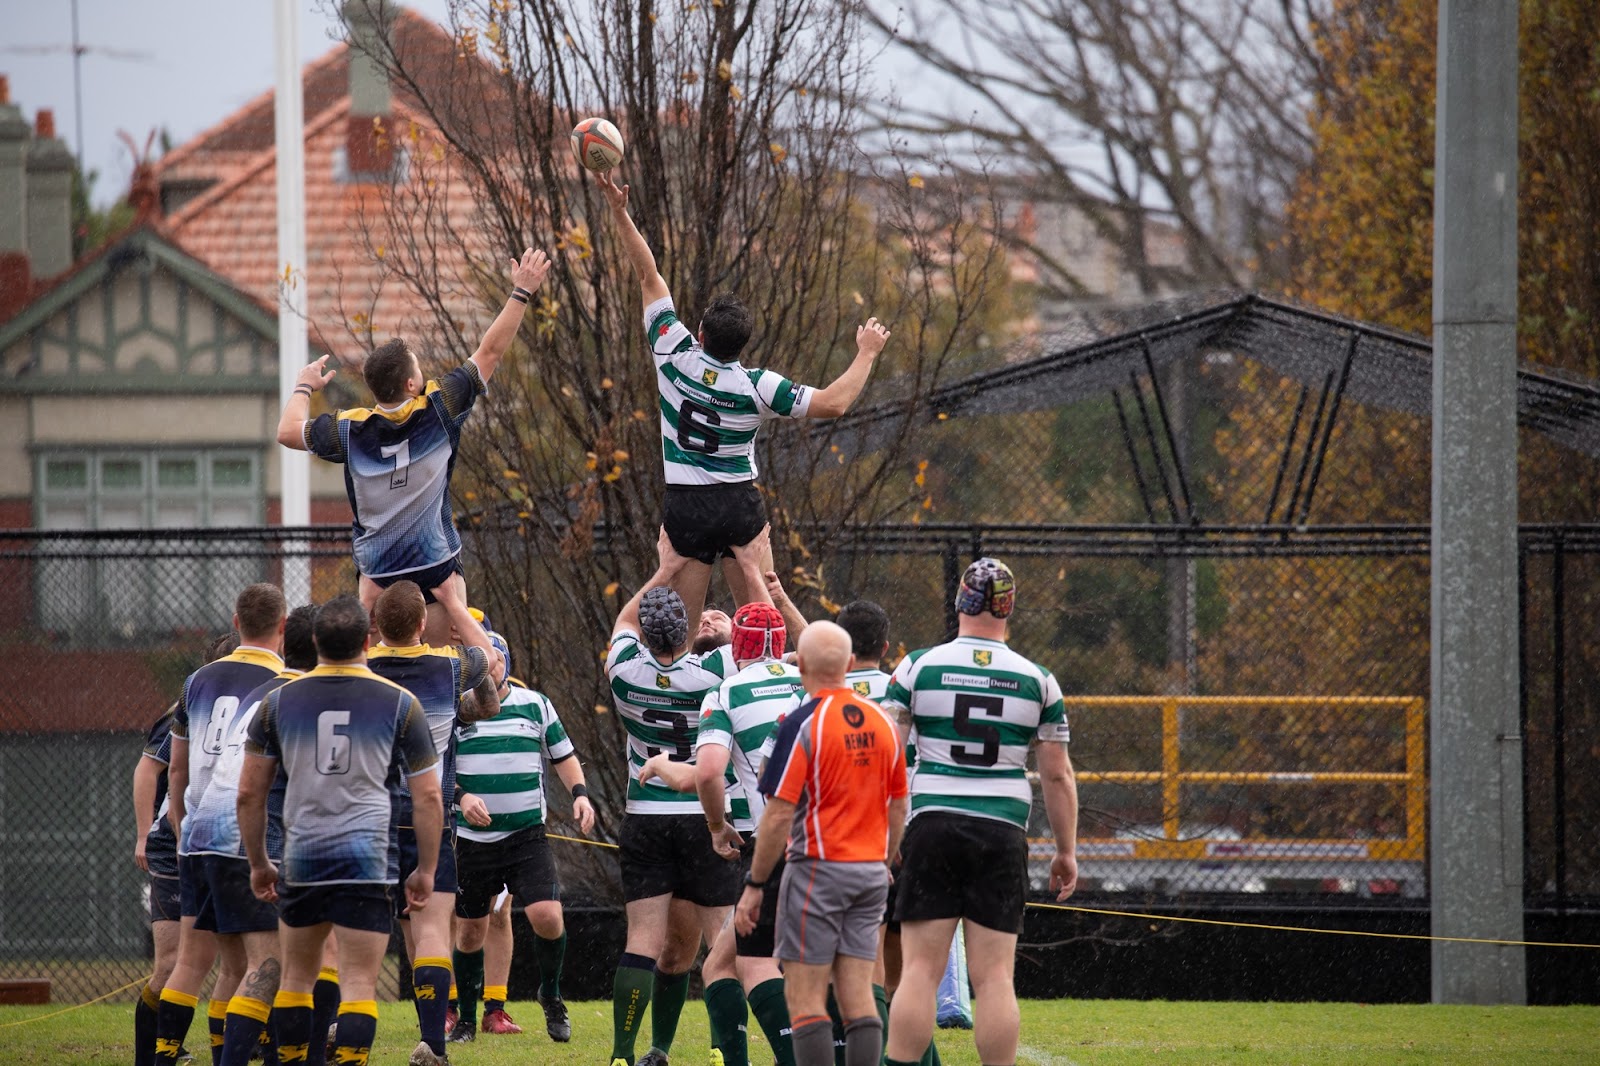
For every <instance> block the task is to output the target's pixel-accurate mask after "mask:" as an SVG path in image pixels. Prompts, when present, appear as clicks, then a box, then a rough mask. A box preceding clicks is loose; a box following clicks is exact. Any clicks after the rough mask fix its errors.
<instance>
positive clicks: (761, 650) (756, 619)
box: [733, 602, 786, 662]
mask: <svg viewBox="0 0 1600 1066" xmlns="http://www.w3.org/2000/svg"><path fill="white" fill-rule="evenodd" d="M785 639H786V633H785V631H784V628H783V615H781V614H779V613H778V609H777V608H776V607H774V606H772V604H770V603H761V602H757V603H747V604H745V605H744V606H743V607H741V608H739V609H738V610H737V611H735V612H733V657H734V659H735V660H737V661H739V662H743V661H745V660H746V659H779V658H782V657H783V646H784V641H785Z"/></svg>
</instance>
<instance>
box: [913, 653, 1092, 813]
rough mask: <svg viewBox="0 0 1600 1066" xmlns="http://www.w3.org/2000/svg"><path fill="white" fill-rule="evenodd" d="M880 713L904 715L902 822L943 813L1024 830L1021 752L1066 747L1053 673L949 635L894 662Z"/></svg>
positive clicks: (1028, 802)
mask: <svg viewBox="0 0 1600 1066" xmlns="http://www.w3.org/2000/svg"><path fill="white" fill-rule="evenodd" d="M883 706H884V707H885V708H892V709H893V710H894V711H898V710H899V709H900V708H907V707H908V708H910V710H911V719H912V724H913V726H914V728H915V729H916V738H917V765H916V770H915V771H914V772H913V774H912V777H911V816H912V817H913V818H914V817H916V816H917V815H918V814H920V813H922V812H923V811H948V812H952V813H955V814H966V815H971V816H973V817H976V818H993V819H995V820H996V821H1001V822H1009V823H1010V824H1012V825H1015V826H1019V827H1021V828H1023V829H1026V828H1027V826H1028V812H1029V811H1030V810H1031V808H1032V806H1033V788H1032V786H1031V785H1029V783H1028V777H1027V760H1028V745H1029V744H1030V743H1031V742H1032V741H1033V739H1034V737H1036V736H1037V737H1038V738H1039V740H1040V741H1041V742H1059V743H1063V744H1064V743H1066V742H1067V740H1068V739H1069V733H1068V729H1067V712H1066V706H1065V704H1063V703H1062V701H1061V686H1060V685H1059V684H1057V683H1056V679H1055V675H1054V674H1052V673H1050V671H1048V670H1046V669H1045V668H1044V667H1042V666H1039V665H1037V664H1035V663H1033V662H1030V661H1029V660H1027V659H1024V658H1023V657H1022V656H1020V655H1018V654H1017V653H1016V652H1014V651H1012V650H1011V649H1010V648H1008V647H1007V646H1006V645H1005V644H1004V643H1003V642H1002V641H998V640H983V639H981V638H978V637H957V638H956V639H955V640H953V641H951V642H950V643H948V644H940V645H938V646H937V647H933V648H925V649H923V650H922V651H915V652H912V653H911V654H910V655H907V656H906V657H905V658H904V659H902V660H901V661H900V665H899V666H898V667H897V668H896V669H895V672H894V678H893V680H892V681H890V683H889V691H888V692H887V693H885V694H884V698H883Z"/></svg>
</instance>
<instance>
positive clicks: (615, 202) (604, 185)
mask: <svg viewBox="0 0 1600 1066" xmlns="http://www.w3.org/2000/svg"><path fill="white" fill-rule="evenodd" d="M594 181H595V184H596V185H598V186H600V194H601V195H602V196H604V197H605V198H606V203H608V204H610V205H611V210H613V211H615V212H617V213H618V214H621V213H622V212H624V211H626V210H627V209H628V187H627V186H626V185H618V184H617V183H616V182H615V181H613V180H612V179H611V175H610V173H605V174H596V175H595V176H594Z"/></svg>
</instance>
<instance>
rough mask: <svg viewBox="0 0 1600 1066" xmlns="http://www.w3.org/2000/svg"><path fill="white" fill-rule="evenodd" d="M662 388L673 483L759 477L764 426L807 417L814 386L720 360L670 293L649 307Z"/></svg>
mask: <svg viewBox="0 0 1600 1066" xmlns="http://www.w3.org/2000/svg"><path fill="white" fill-rule="evenodd" d="M644 325H645V335H646V337H647V338H648V339H649V343H650V351H651V354H652V355H653V356H654V357H655V362H656V385H657V386H658V387H659V389H660V393H661V395H660V400H659V403H660V407H661V459H662V466H663V468H664V470H665V473H666V478H667V484H668V485H716V484H723V483H737V482H741V481H754V480H755V476H756V430H758V429H760V428H761V423H762V422H763V421H765V420H766V419H768V418H804V417H805V416H806V412H807V411H808V410H809V409H810V407H811V396H812V392H813V390H812V389H810V388H809V387H807V386H805V385H796V384H795V383H794V382H792V381H790V380H789V379H788V378H786V377H784V376H783V375H782V374H778V373H774V372H773V371H771V370H760V369H748V368H746V367H743V366H741V365H739V363H738V362H732V363H724V362H722V361H721V360H718V359H713V358H712V357H711V356H709V355H707V354H706V353H705V350H704V349H703V348H701V347H700V342H699V341H697V340H695V337H694V334H693V333H692V332H691V331H690V330H689V327H687V326H685V325H684V324H683V323H682V322H680V321H678V315H677V312H676V311H675V310H674V309H673V306H672V297H670V296H667V297H663V298H662V299H659V300H657V301H656V302H655V303H652V304H651V305H650V306H649V307H646V308H645V309H644Z"/></svg>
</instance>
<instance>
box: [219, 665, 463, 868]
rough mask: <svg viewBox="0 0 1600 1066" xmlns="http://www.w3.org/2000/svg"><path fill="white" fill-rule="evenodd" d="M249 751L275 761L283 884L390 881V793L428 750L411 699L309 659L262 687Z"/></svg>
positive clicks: (365, 673) (395, 864) (370, 676)
mask: <svg viewBox="0 0 1600 1066" xmlns="http://www.w3.org/2000/svg"><path fill="white" fill-rule="evenodd" d="M245 752H246V753H247V754H249V755H254V756H260V757H264V758H269V759H276V760H278V766H279V768H280V769H281V770H282V771H283V774H284V778H285V780H286V785H285V788H284V795H283V862H282V864H281V866H280V867H279V869H280V871H281V876H282V878H283V880H284V881H285V883H287V884H290V885H293V886H296V887H301V886H306V885H331V884H391V883H393V882H394V881H396V880H397V879H398V878H399V873H400V856H399V847H398V843H397V839H396V836H395V823H394V797H395V795H396V794H397V793H398V792H399V790H400V784H401V782H402V780H403V779H404V778H405V777H406V776H407V775H414V774H421V773H431V772H432V771H433V767H434V764H435V763H437V762H438V755H437V754H436V753H435V752H434V750H433V737H432V736H430V735H429V733H428V720H427V716H426V715H424V714H423V711H422V704H420V703H418V702H417V698H416V697H415V696H413V695H412V694H411V693H409V692H407V691H406V690H405V689H403V688H401V687H400V686H399V685H396V684H393V683H391V682H388V681H385V680H384V679H383V678H381V677H379V676H377V675H376V674H374V673H373V672H372V671H371V670H368V669H367V668H366V667H364V666H319V667H317V668H316V669H315V670H312V671H311V672H310V673H308V674H306V675H305V676H304V677H301V678H297V679H295V680H293V681H290V682H288V683H287V684H285V685H283V686H281V687H279V688H277V689H274V690H273V691H272V692H269V693H268V694H267V697H266V699H265V700H263V701H262V703H261V709H260V710H259V711H257V712H256V714H255V717H254V718H253V719H252V720H251V722H250V729H249V733H248V736H247V739H246V741H245Z"/></svg>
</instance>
